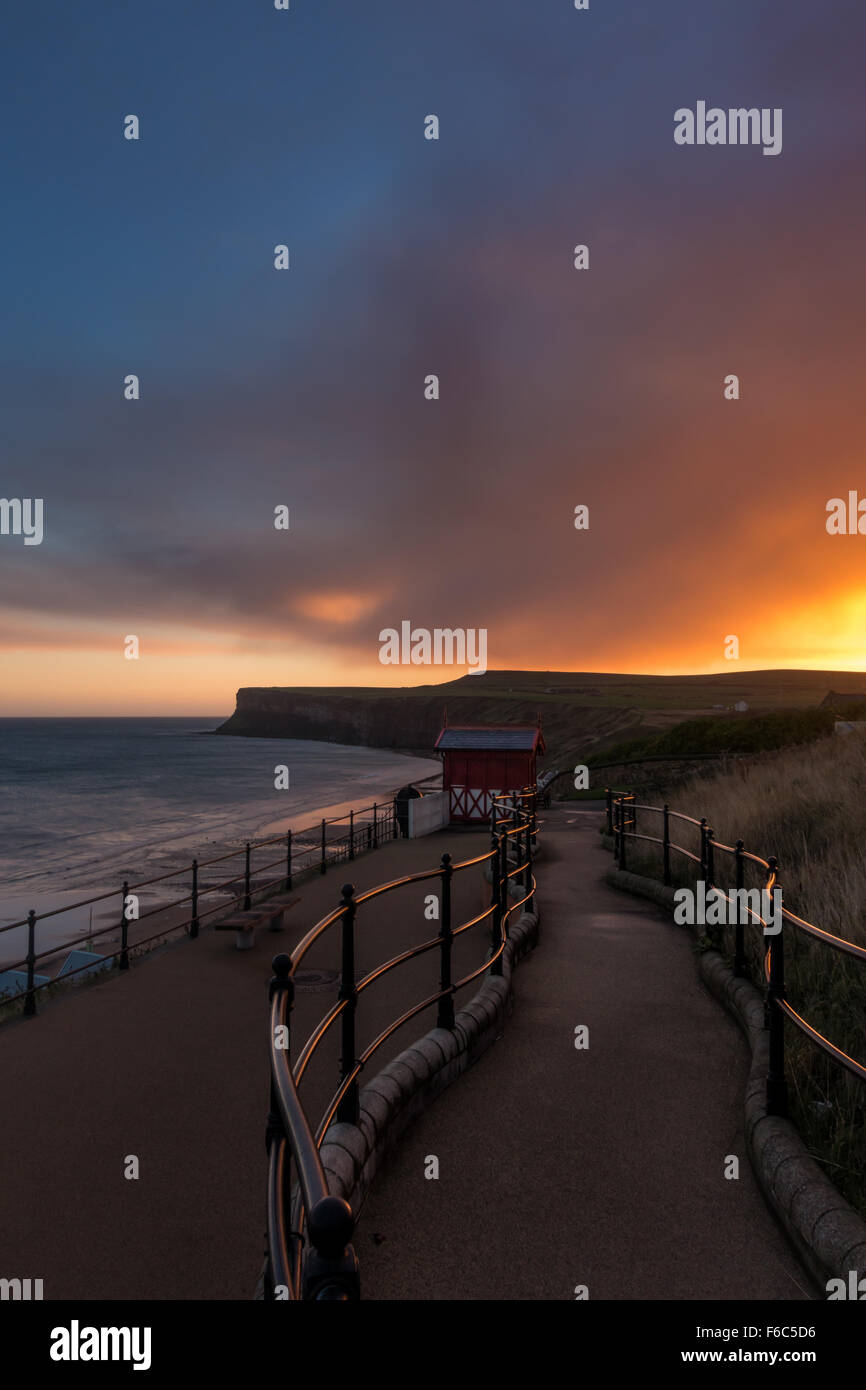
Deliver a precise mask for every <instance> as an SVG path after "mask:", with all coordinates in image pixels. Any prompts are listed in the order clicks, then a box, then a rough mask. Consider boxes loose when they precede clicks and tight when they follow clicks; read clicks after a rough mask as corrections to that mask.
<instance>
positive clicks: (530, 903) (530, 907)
mask: <svg viewBox="0 0 866 1390" xmlns="http://www.w3.org/2000/svg"><path fill="white" fill-rule="evenodd" d="M526 891H527V893H528V894H529V896H528V898H527V899H526V905H525V907H524V909H523V910H524V912H534V911H535V894H534V893H533V891H532V817H531V816H530V819H529V822H528V823H527V826H526Z"/></svg>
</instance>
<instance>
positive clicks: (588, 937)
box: [356, 803, 816, 1300]
mask: <svg viewBox="0 0 866 1390" xmlns="http://www.w3.org/2000/svg"><path fill="white" fill-rule="evenodd" d="M572 806H573V807H574V808H575V809H569V807H568V804H567V803H560V805H559V806H554V808H553V810H552V811H549V812H545V813H544V820H545V827H544V832H543V845H544V847H543V855H542V857H541V858H540V859H539V862H538V865H537V878H538V883H539V898H540V903H541V908H542V920H541V940H540V943H539V945H538V947H537V948H536V950H535V951H534V952H532V954H531V955H530V956H529V957H528V958H526V959H525V960H524V962H523V963H522V964H520V965H519V966H518V967H517V970H516V972H515V975H514V988H515V1007H514V1013H513V1015H512V1017H511V1019H510V1021H509V1022H508V1023H507V1025H506V1028H505V1031H504V1034H503V1035H502V1037H501V1038H500V1039H499V1040H498V1041H497V1043H496V1044H495V1045H494V1046H493V1047H492V1048H490V1049H489V1050H488V1051H487V1052H486V1053H485V1054H484V1055H483V1056H482V1057H481V1059H480V1060H479V1061H478V1062H477V1064H476V1065H475V1066H474V1067H472V1068H471V1069H470V1071H469V1072H467V1073H466V1074H465V1075H464V1076H462V1077H461V1078H460V1079H459V1080H458V1081H457V1082H455V1084H454V1085H452V1086H451V1087H449V1089H448V1090H447V1091H445V1092H444V1093H443V1094H442V1095H441V1096H440V1097H439V1098H438V1099H437V1100H436V1101H435V1102H434V1104H433V1105H432V1106H431V1107H430V1108H429V1109H428V1110H427V1111H426V1112H425V1113H424V1114H423V1115H422V1116H421V1117H420V1118H419V1119H418V1120H417V1122H416V1123H415V1124H414V1125H413V1127H412V1128H411V1129H410V1130H409V1131H408V1132H407V1134H406V1135H405V1136H404V1138H403V1139H402V1141H401V1144H400V1146H399V1147H398V1148H397V1149H396V1150H395V1152H394V1153H393V1155H392V1156H391V1157H390V1159H389V1161H388V1163H387V1165H386V1167H385V1168H384V1169H383V1170H382V1171H381V1172H380V1174H379V1175H378V1176H377V1179H376V1181H375V1182H374V1185H373V1189H372V1192H371V1193H370V1195H369V1197H368V1199H367V1202H366V1204H365V1207H364V1209H363V1211H362V1213H361V1219H360V1222H359V1226H358V1231H357V1233H356V1250H357V1252H358V1255H359V1257H360V1264H361V1287H362V1297H363V1298H366V1299H370V1298H372V1299H461V1300H462V1299H495V1300H502V1299H530V1300H539V1299H544V1300H550V1299H554V1300H558V1299H574V1298H575V1297H576V1296H577V1295H576V1289H577V1286H579V1285H584V1286H586V1288H587V1290H588V1296H589V1298H590V1299H630V1298H634V1299H790V1298H793V1299H808V1298H814V1297H816V1294H815V1293H814V1291H813V1290H812V1287H811V1284H810V1282H809V1279H808V1276H807V1275H806V1274H805V1272H804V1271H803V1270H802V1268H801V1266H800V1264H799V1262H798V1261H797V1259H796V1258H795V1256H794V1255H793V1253H792V1252H791V1250H790V1248H789V1246H788V1244H787V1241H786V1239H785V1237H784V1235H783V1233H782V1232H781V1230H780V1228H779V1227H778V1226H777V1224H776V1222H775V1219H774V1218H773V1216H772V1215H771V1213H770V1211H769V1209H768V1208H767V1206H766V1204H765V1203H764V1200H763V1198H762V1196H761V1192H760V1189H759V1188H758V1186H757V1183H756V1180H755V1178H754V1176H753V1173H752V1169H751V1166H750V1163H749V1159H748V1155H747V1153H746V1148H745V1137H744V1132H743V1100H744V1092H745V1084H746V1077H747V1073H748V1065H749V1052H748V1045H747V1043H746V1041H745V1039H744V1038H743V1037H742V1035H741V1033H740V1031H739V1029H738V1028H737V1026H736V1024H735V1023H734V1022H733V1020H732V1019H730V1018H729V1017H728V1015H727V1014H726V1013H725V1012H724V1011H723V1010H722V1009H721V1007H720V1006H719V1005H718V1004H717V1003H716V1001H715V1000H714V999H712V998H711V997H710V995H709V994H708V993H707V992H706V991H705V990H704V988H703V987H702V985H701V984H700V982H699V979H698V976H697V972H696V969H695V962H694V959H693V955H692V949H691V940H690V938H689V937H688V936H687V934H686V933H685V932H684V931H683V930H682V928H679V927H676V926H675V925H674V924H673V923H671V922H670V921H669V920H668V919H666V918H665V917H664V916H663V915H662V913H661V912H660V911H658V910H657V909H655V908H654V907H653V906H652V905H650V904H647V903H645V902H644V901H642V900H638V899H633V898H629V897H628V896H626V895H625V894H623V893H621V892H618V891H616V890H615V889H613V888H611V887H608V886H607V885H606V884H605V883H604V882H603V876H604V873H605V872H606V870H607V869H608V868H609V867H610V865H611V857H610V855H609V853H608V852H607V851H606V850H605V849H604V848H603V847H602V845H601V843H600V837H599V835H598V827H599V824H600V818H599V815H598V813H597V811H594V812H593V811H581V810H580V809H579V803H572ZM578 1025H586V1026H588V1028H589V1048H588V1049H586V1050H577V1049H576V1047H575V1028H576V1027H577V1026H578ZM433 1155H435V1156H436V1157H437V1158H438V1160H439V1178H438V1180H436V1179H428V1178H425V1176H424V1171H425V1163H426V1160H427V1159H428V1157H429V1156H433ZM728 1155H735V1156H737V1157H738V1158H739V1178H738V1179H736V1180H734V1179H726V1178H725V1176H724V1171H725V1163H726V1156H728Z"/></svg>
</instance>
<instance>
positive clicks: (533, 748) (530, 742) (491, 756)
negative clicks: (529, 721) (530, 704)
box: [436, 724, 544, 821]
mask: <svg viewBox="0 0 866 1390" xmlns="http://www.w3.org/2000/svg"><path fill="white" fill-rule="evenodd" d="M436 751H437V753H441V754H442V756H443V764H442V786H443V788H444V789H445V790H446V791H447V792H448V796H449V802H450V813H451V820H453V821H486V820H489V819H490V803H491V801H492V800H493V797H494V796H500V795H501V794H502V793H503V792H515V791H520V790H521V788H522V787H527V786H528V787H534V786H535V780H536V759H537V757H538V754H539V753H543V752H544V737H543V735H542V732H541V725H540V724H539V725H537V726H536V725H522V724H504V725H501V726H490V725H467V724H463V725H454V724H452V725H449V724H446V725H445V727H444V728H443V730H442V732H441V733H440V735H439V737H438V739H437V740H436Z"/></svg>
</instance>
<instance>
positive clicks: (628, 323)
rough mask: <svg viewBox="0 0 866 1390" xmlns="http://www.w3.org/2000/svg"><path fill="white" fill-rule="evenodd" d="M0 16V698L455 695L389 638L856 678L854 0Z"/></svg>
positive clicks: (355, 3) (436, 671)
mask: <svg viewBox="0 0 866 1390" xmlns="http://www.w3.org/2000/svg"><path fill="white" fill-rule="evenodd" d="M0 38H2V43H0V51H2V58H0V75H2V82H0V119H2V128H3V131H4V138H3V140H2V142H0V180H2V188H3V193H4V204H5V209H6V210H5V212H4V220H3V241H4V251H5V254H4V257H3V287H2V295H0V405H2V411H0V431H2V473H0V496H2V497H4V498H6V499H14V498H18V499H26V498H30V499H35V498H41V499H43V515H44V523H43V525H44V534H43V539H42V542H41V544H38V545H25V544H24V543H23V537H22V536H21V535H14V534H8V535H0V663H2V680H0V714H6V715H19V714H46V715H50V714H58V715H61V714H145V713H156V714H159V713H163V714H182V713H200V712H202V711H209V712H215V713H219V712H225V713H229V712H230V711H231V709H232V707H233V702H234V694H235V691H236V689H237V688H238V687H239V686H248V685H283V686H284V685H306V686H309V685H334V684H349V685H357V684H370V685H384V684H389V685H392V684H400V685H402V684H427V683H430V682H434V681H438V680H448V679H451V678H453V677H454V676H456V675H460V674H462V673H463V671H464V670H465V669H466V668H465V667H464V668H455V667H449V666H439V667H423V666H422V667H417V666H406V665H403V666H388V665H383V664H382V663H381V662H380V660H379V655H380V647H381V643H380V632H381V631H383V630H384V629H386V628H396V629H399V627H400V625H401V622H403V621H407V620H408V621H409V622H411V624H412V625H413V628H418V629H428V630H433V629H435V628H436V627H448V628H452V629H467V630H468V629H475V630H478V629H484V630H485V631H486V633H487V653H488V654H487V664H488V665H489V666H490V667H492V668H497V667H499V668H508V669H520V668H531V669H540V670H546V669H556V670H589V671H603V670H608V671H633V672H657V673H679V672H686V671H689V672H700V671H717V670H733V669H735V663H734V662H732V661H731V660H730V659H727V658H726V656H725V650H726V643H727V639H728V638H729V637H730V636H731V635H735V636H736V637H737V639H738V643H739V658H738V659H739V663H740V665H741V666H742V667H743V668H748V669H757V668H766V667H776V666H778V667H794V666H807V667H818V668H822V669H828V668H838V669H852V670H853V669H866V536H860V535H829V534H828V533H827V529H826V520H827V511H826V508H827V503H828V501H829V500H830V499H831V498H834V497H841V498H844V499H847V496H848V493H849V491H851V490H858V489H859V490H860V492H861V493H862V495H863V496H864V497H866V469H864V466H863V457H864V448H863V444H864V412H863V408H862V399H863V394H864V389H863V388H864V379H866V360H864V359H866V349H864V334H863V323H864V307H866V305H864V297H866V296H864V274H863V250H862V248H863V245H864V242H866V238H864V212H866V184H864V179H863V167H864V164H863V162H864V155H866V104H864V102H863V100H862V54H863V52H864V46H866V9H864V7H863V6H862V4H860V3H853V0H822V3H821V4H820V5H818V4H814V3H807V0H786V3H785V4H781V3H779V0H774V3H767V0H728V2H727V3H718V4H715V5H712V6H709V5H701V6H698V5H695V3H694V0H660V2H659V3H655V4H653V3H647V0H590V7H589V9H588V10H586V11H576V10H575V9H574V7H573V4H572V3H571V0H532V3H529V0H526V2H525V3H524V0H473V3H472V4H467V3H466V0H436V3H420V0H364V2H363V3H359V0H291V7H290V9H289V10H288V11H277V10H275V8H274V6H273V3H272V0H166V2H163V0H148V3H147V4H141V3H120V2H119V0H110V2H109V0H99V2H98V3H97V0H79V3H76V4H75V5H61V4H51V5H47V6H46V5H38V6H32V5H30V6H28V5H24V4H22V3H17V4H12V5H11V6H7V7H6V9H5V11H4V15H3V19H2V21H0ZM699 101H704V102H706V104H707V106H708V107H712V106H718V107H720V108H722V109H728V108H733V107H741V106H744V107H758V108H768V109H776V108H781V110H782V112H783V126H782V130H783V146H782V150H781V152H780V153H779V154H778V155H776V156H770V157H768V156H765V155H764V154H763V152H762V149H761V148H760V146H736V145H728V146H714V147H710V146H707V145H705V146H698V145H694V146H681V145H677V144H676V143H675V141H674V128H675V120H674V113H675V112H676V111H677V110H678V109H680V108H691V109H695V108H696V106H697V103H698V102H699ZM129 114H135V115H137V116H138V118H139V122H140V138H139V139H138V140H137V141H132V140H126V139H125V138H124V119H125V117H126V116H127V115H129ZM431 114H435V115H436V116H437V117H438V119H439V139H438V140H428V139H425V138H424V131H425V118H426V117H428V116H429V115H431ZM281 244H285V245H287V246H288V248H289V269H288V270H283V271H280V270H276V269H275V267H274V248H275V246H277V245H281ZM578 244H582V245H586V246H587V247H588V248H589V268H588V269H585V270H577V269H575V267H574V247H575V246H576V245H578ZM129 373H135V374H136V375H138V377H139V379H140V391H141V398H140V399H139V400H137V401H129V400H125V399H124V380H125V378H126V376H127V375H128V374H129ZM430 374H436V375H437V376H438V377H439V391H440V394H439V399H438V400H428V399H425V390H424V388H425V378H426V377H427V376H428V375H430ZM729 374H736V375H737V376H738V378H739V391H740V395H739V399H737V400H728V399H725V394H724V389H725V378H726V377H727V376H728V375H729ZM578 505H583V506H586V507H588V508H589V526H588V528H587V529H584V530H577V529H575V526H574V514H575V507H576V506H578ZM278 506H286V507H288V508H289V514H290V527H289V529H288V530H277V529H275V527H274V509H275V508H276V507H278ZM130 635H135V636H136V637H137V638H138V644H139V656H138V659H137V660H128V659H126V657H125V655H124V651H125V650H127V649H128V647H127V644H126V642H125V639H126V638H127V637H128V636H130Z"/></svg>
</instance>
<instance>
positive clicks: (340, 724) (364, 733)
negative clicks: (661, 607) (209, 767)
mask: <svg viewBox="0 0 866 1390" xmlns="http://www.w3.org/2000/svg"><path fill="white" fill-rule="evenodd" d="M493 674H494V673H492V672H489V673H488V676H491V675H493ZM498 675H499V676H500V678H501V676H502V673H498ZM488 676H466V677H463V678H462V679H460V680H456V681H448V682H446V683H444V684H442V685H436V686H421V687H409V688H404V689H393V690H386V689H377V688H375V687H366V688H365V687H358V688H354V689H348V688H347V689H342V690H339V689H335V690H328V689H318V688H307V689H302V688H289V687H286V688H280V687H263V686H262V687H254V686H251V687H247V688H245V689H241V690H239V691H238V693H237V705H236V708H235V712H234V714H233V715H232V716H231V718H230V719H228V720H226V722H225V724H223V725H221V726H220V728H219V729H217V730H216V732H217V733H218V734H240V735H245V736H247V737H257V738H303V739H317V740H319V741H322V742H329V743H360V744H365V745H367V746H368V747H373V748H395V749H399V750H401V751H405V752H407V753H409V752H411V753H421V754H424V755H428V754H429V753H430V752H431V750H432V748H433V745H434V743H435V742H436V739H437V737H438V735H439V731H440V729H441V728H442V722H443V711H444V709H445V706H446V705H447V708H448V721H449V723H451V724H534V723H535V722H536V719H537V718H538V715H539V713H540V714H541V722H542V728H543V730H544V736H545V741H546V743H547V758H546V760H545V761H546V762H548V763H549V762H550V761H551V758H554V759H555V758H556V757H557V756H559V755H561V754H564V753H566V752H570V751H571V749H572V747H575V748H577V747H584V746H586V747H588V746H589V745H591V744H595V743H597V742H598V741H599V739H606V738H608V737H612V736H614V735H619V736H620V737H621V736H622V735H623V734H624V733H625V732H629V733H631V732H632V731H634V732H635V733H637V732H640V731H641V729H642V728H643V727H644V726H643V723H642V720H641V716H640V714H639V713H638V712H637V711H635V710H631V709H623V708H611V707H607V706H598V705H596V706H593V707H578V706H575V704H574V703H573V701H572V699H570V698H569V699H562V700H553V701H551V699H550V697H549V696H545V695H544V694H543V693H540V694H539V693H536V692H534V691H532V690H529V691H526V690H518V689H515V688H513V687H508V686H505V687H502V686H498V685H495V684H491V683H487V684H485V682H487V680H488Z"/></svg>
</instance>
